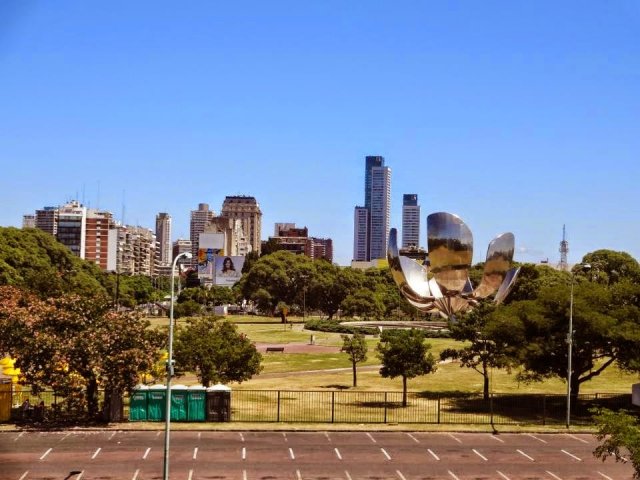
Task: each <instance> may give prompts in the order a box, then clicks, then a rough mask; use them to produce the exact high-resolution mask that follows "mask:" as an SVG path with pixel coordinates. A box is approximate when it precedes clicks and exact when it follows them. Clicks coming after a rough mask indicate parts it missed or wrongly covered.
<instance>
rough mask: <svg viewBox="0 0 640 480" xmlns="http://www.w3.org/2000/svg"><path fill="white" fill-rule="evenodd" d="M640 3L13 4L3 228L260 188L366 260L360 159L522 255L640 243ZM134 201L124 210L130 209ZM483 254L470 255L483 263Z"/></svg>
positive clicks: (629, 247)
mask: <svg viewBox="0 0 640 480" xmlns="http://www.w3.org/2000/svg"><path fill="white" fill-rule="evenodd" d="M639 24H640V7H638V6H637V3H634V2H626V1H622V2H617V3H615V4H607V5H605V4H602V3H597V2H580V3H577V2H576V3H573V2H568V3H566V4H561V5H558V4H557V3H555V2H536V3H535V4H530V5H529V4H527V5H524V4H511V3H502V4H499V3H490V4H483V5H469V4H467V5H464V7H463V6H460V5H456V4H442V5H441V4H428V3H425V4H423V3H419V2H407V3H406V4H405V6H404V8H397V5H396V4H395V3H394V2H380V3H376V4H375V5H370V4H364V3H363V4H358V3H353V4H348V5H344V4H341V3H339V2H331V1H330V2H326V3H322V4H317V5H316V4H311V5H306V4H298V3H295V2H278V3H275V4H273V5H269V6H267V5H262V4H260V3H249V4H246V5H244V8H241V7H237V6H233V5H216V6H214V5H209V4H208V3H207V2H197V1H196V2H193V3H190V4H189V5H188V6H185V7H183V8H180V9H176V8H175V6H174V5H173V4H171V3H169V2H162V1H160V2H153V3H151V2H144V1H143V2H139V3H138V2H136V4H128V3H127V4H125V3H122V2H115V3H113V4H111V5H110V6H109V8H106V7H104V6H102V7H101V6H97V5H82V4H78V3H77V2H70V1H69V2H67V1H61V2H60V3H56V5H52V4H46V3H31V2H12V1H9V2H3V3H2V5H0V27H1V28H0V59H1V60H2V61H0V105H2V108H3V115H2V116H0V162H1V164H2V166H3V175H2V179H1V180H0V205H2V209H0V225H2V226H15V227H19V226H20V225H21V223H22V216H23V215H24V214H27V213H32V212H34V211H35V210H37V209H41V208H43V207H44V206H47V205H52V206H58V205H62V204H64V203H66V202H67V201H69V200H73V199H77V200H79V201H81V202H82V203H83V204H85V205H86V206H87V207H91V208H98V209H100V210H108V211H110V212H112V213H113V215H114V217H115V219H117V220H119V221H122V222H124V223H126V224H131V225H141V226H145V227H147V228H151V229H153V226H154V221H155V216H156V214H157V213H158V212H166V213H168V214H169V215H170V216H171V217H172V230H173V234H172V237H173V238H172V240H175V239H177V238H189V213H190V211H192V210H194V209H196V208H197V206H198V204H199V203H209V204H210V205H211V206H212V209H213V210H215V211H216V213H219V212H220V210H221V207H222V202H223V199H224V198H225V196H233V195H250V196H253V197H255V198H256V199H257V201H258V202H259V203H260V208H261V210H262V212H263V218H262V223H263V225H264V226H265V228H263V231H262V235H263V236H264V237H263V238H262V239H263V240H265V239H266V237H267V235H268V231H270V230H271V228H272V226H273V225H274V224H275V223H278V222H290V223H296V224H297V225H301V226H306V227H308V228H309V231H312V232H314V234H316V235H320V236H323V237H329V238H332V239H333V246H334V259H335V261H336V262H337V263H339V264H340V265H348V264H349V263H350V260H351V257H352V254H353V213H354V212H353V207H354V205H360V204H361V203H362V185H363V184H364V182H365V179H364V175H363V172H362V159H363V157H365V156H367V155H381V156H383V157H385V159H386V162H387V164H389V165H391V166H392V167H393V188H392V198H391V205H392V211H391V225H390V226H391V227H396V228H401V221H402V195H403V194H404V193H406V192H413V193H415V194H417V195H418V196H419V198H420V204H421V218H420V220H421V224H422V227H421V231H420V237H421V243H422V244H423V245H422V246H424V242H425V239H426V231H425V228H426V227H425V225H426V223H425V221H424V220H425V218H426V216H427V215H428V214H429V213H432V212H438V211H448V212H452V213H455V214H457V215H459V216H460V217H462V218H463V219H464V220H465V222H466V223H467V224H469V226H470V227H471V229H472V230H473V232H474V235H475V240H476V244H477V245H486V244H488V242H489V241H490V240H491V238H493V237H494V236H495V235H497V234H499V233H502V232H504V231H513V233H514V234H515V237H516V254H515V260H517V261H531V262H539V261H541V260H544V259H549V262H550V263H552V264H556V263H558V262H559V259H560V253H559V251H558V250H559V243H560V241H561V240H562V226H563V225H566V233H567V240H568V242H569V254H568V261H569V263H576V262H578V261H580V259H581V257H582V255H584V254H586V253H588V252H590V251H593V250H596V249H600V248H609V249H613V250H619V251H626V252H628V253H630V254H631V255H633V256H634V257H635V258H636V259H638V258H640V222H639V221H638V220H640V219H639V218H638V217H639V216H640V213H638V209H637V208H635V205H636V204H637V193H636V192H637V181H638V179H639V178H640V166H639V165H638V164H637V161H636V160H637V152H638V151H640V122H638V111H640V82H638V81H637V75H638V73H637V72H638V71H640V42H638V41H637V31H638V30H637V27H638V25H639ZM123 211H124V215H123ZM484 253H485V252H483V251H480V250H479V249H476V251H475V254H474V262H477V261H482V260H483V259H484V258H483V257H484Z"/></svg>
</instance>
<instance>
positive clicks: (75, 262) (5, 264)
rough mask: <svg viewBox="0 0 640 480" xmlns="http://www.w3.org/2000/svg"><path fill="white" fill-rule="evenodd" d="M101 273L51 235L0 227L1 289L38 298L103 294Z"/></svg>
mask: <svg viewBox="0 0 640 480" xmlns="http://www.w3.org/2000/svg"><path fill="white" fill-rule="evenodd" d="M104 276H105V274H103V273H102V272H101V271H100V269H99V268H98V267H97V266H96V265H94V264H92V263H90V262H86V261H84V260H81V259H80V258H78V257H76V256H74V255H73V254H72V253H71V251H70V250H69V249H68V248H67V247H65V246H64V245H62V244H61V243H59V242H58V241H57V240H56V239H55V238H54V237H53V236H52V235H50V234H48V233H45V232H43V231H41V230H37V229H34V228H27V229H18V228H13V227H8V228H4V227H0V285H14V286H16V287H20V288H23V289H26V290H29V291H31V292H34V293H36V294H37V295H39V296H40V297H41V298H48V297H57V296H60V295H63V294H65V293H76V294H78V295H88V296H93V295H96V294H100V293H104V292H105V289H104V286H103V279H104Z"/></svg>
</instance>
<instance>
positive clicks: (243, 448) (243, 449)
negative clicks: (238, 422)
mask: <svg viewBox="0 0 640 480" xmlns="http://www.w3.org/2000/svg"><path fill="white" fill-rule="evenodd" d="M242 459H243V460H246V459H247V449H246V448H245V447H242Z"/></svg>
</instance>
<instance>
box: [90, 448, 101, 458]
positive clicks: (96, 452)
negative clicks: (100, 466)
mask: <svg viewBox="0 0 640 480" xmlns="http://www.w3.org/2000/svg"><path fill="white" fill-rule="evenodd" d="M100 450H102V447H99V448H98V449H97V450H96V451H95V453H94V454H93V455H92V456H91V460H94V459H95V458H96V457H97V456H98V454H99V453H100Z"/></svg>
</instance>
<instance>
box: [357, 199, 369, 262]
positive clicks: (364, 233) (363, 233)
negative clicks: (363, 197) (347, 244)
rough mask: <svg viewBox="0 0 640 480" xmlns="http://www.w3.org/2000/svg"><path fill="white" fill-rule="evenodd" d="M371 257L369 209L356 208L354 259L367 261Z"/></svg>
mask: <svg viewBox="0 0 640 480" xmlns="http://www.w3.org/2000/svg"><path fill="white" fill-rule="evenodd" d="M368 256H369V209H368V208H367V207H356V208H355V212H354V215H353V259H354V260H355V261H357V262H365V261H367V257H368Z"/></svg>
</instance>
